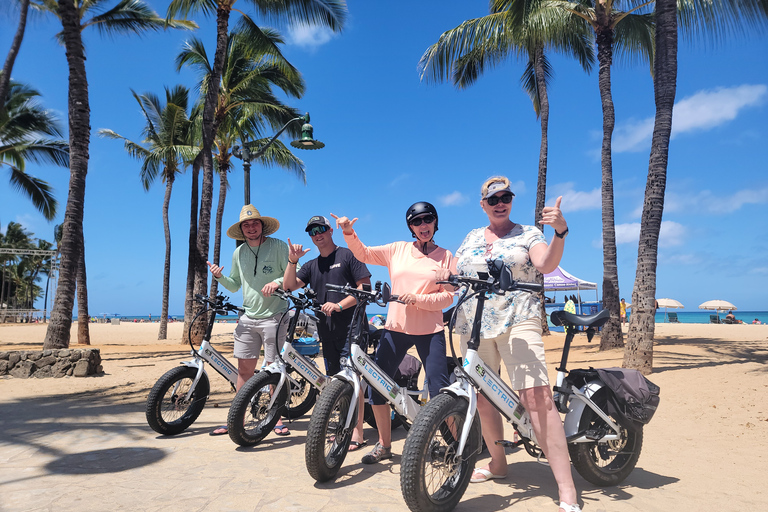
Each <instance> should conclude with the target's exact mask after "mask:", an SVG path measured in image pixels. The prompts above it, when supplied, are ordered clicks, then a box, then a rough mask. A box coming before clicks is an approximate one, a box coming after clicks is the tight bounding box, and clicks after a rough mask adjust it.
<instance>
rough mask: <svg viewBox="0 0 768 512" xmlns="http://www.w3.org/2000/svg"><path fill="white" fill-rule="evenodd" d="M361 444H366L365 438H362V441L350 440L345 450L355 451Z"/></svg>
mask: <svg viewBox="0 0 768 512" xmlns="http://www.w3.org/2000/svg"><path fill="white" fill-rule="evenodd" d="M363 446H368V441H366V440H365V439H363V440H362V441H350V442H349V448H348V449H347V451H349V452H356V451H357V450H359V449H360V448H362V447H363Z"/></svg>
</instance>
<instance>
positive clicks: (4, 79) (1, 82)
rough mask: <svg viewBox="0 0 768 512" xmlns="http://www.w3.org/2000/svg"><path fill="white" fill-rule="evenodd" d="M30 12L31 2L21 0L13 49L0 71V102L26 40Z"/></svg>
mask: <svg viewBox="0 0 768 512" xmlns="http://www.w3.org/2000/svg"><path fill="white" fill-rule="evenodd" d="M28 12H29V0H21V2H20V4H19V26H18V28H17V29H16V34H14V36H13V41H12V42H11V49H10V51H9V52H8V56H7V57H6V58H5V64H3V70H2V71H0V100H2V99H3V98H5V95H6V94H7V93H8V86H9V84H10V81H11V71H12V70H13V64H14V63H15V62H16V57H17V56H18V55H19V49H21V42H22V41H23V40H24V32H25V30H26V28H27V13H28ZM0 108H2V105H0Z"/></svg>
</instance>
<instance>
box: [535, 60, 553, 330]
mask: <svg viewBox="0 0 768 512" xmlns="http://www.w3.org/2000/svg"><path fill="white" fill-rule="evenodd" d="M543 57H544V47H543V46H541V45H537V46H536V48H535V49H534V53H533V59H534V61H533V62H534V69H535V73H536V88H537V89H538V95H539V118H540V122H541V146H540V147H539V177H538V180H537V181H536V211H535V223H536V227H537V228H539V229H541V230H542V231H543V226H542V224H541V211H542V210H543V209H544V204H545V202H546V199H547V156H548V143H549V139H548V131H549V96H548V95H547V81H546V80H545V78H544V76H545V74H544V68H543V66H542V63H543V60H542V59H543ZM536 275H537V282H538V283H539V284H541V285H543V284H544V275H543V274H540V273H538V272H537V274H536ZM539 301H540V303H541V332H542V334H544V335H549V324H547V308H546V302H545V300H544V290H543V289H542V291H541V293H539Z"/></svg>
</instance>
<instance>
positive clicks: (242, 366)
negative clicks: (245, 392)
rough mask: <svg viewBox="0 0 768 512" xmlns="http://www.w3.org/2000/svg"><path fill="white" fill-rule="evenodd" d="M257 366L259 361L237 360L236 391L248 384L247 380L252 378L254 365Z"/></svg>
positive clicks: (254, 369)
mask: <svg viewBox="0 0 768 512" xmlns="http://www.w3.org/2000/svg"><path fill="white" fill-rule="evenodd" d="M258 364H259V359H258V358H256V359H238V360H237V385H236V387H237V389H238V390H239V389H240V388H241V387H243V384H245V383H246V382H248V379H250V378H251V377H253V374H254V372H255V371H256V365H258Z"/></svg>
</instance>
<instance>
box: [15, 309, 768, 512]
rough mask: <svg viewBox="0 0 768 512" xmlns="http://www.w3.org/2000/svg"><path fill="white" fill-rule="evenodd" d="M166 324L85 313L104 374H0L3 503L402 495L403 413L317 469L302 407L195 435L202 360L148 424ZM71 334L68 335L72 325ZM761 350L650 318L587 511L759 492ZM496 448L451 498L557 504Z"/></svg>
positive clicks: (173, 348)
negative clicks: (389, 442)
mask: <svg viewBox="0 0 768 512" xmlns="http://www.w3.org/2000/svg"><path fill="white" fill-rule="evenodd" d="M168 327H169V340H167V341H163V342H159V341H157V340H156V338H157V329H158V324H157V323H152V324H150V323H135V324H134V323H121V324H120V325H111V324H92V325H91V341H92V345H91V346H92V347H96V348H99V349H100V350H101V357H102V359H103V363H102V364H103V367H104V374H103V375H99V376H92V377H86V378H75V377H66V378H62V379H28V380H22V379H14V378H4V379H0V391H2V393H0V432H2V434H0V486H2V487H1V489H2V492H0V510H2V511H4V512H11V511H31V510H52V511H69V510H77V511H83V512H86V511H101V510H104V509H110V510H158V511H159V510H163V511H166V510H198V511H223V510H259V511H272V510H274V511H278V510H280V511H316V510H317V511H319V510H324V511H325V510H327V511H330V510H333V511H338V512H346V511H348V512H352V511H369V510H370V511H385V510H386V511H400V510H406V507H405V504H404V502H403V499H402V496H401V493H400V480H399V478H400V474H399V473H400V457H399V454H400V453H401V452H402V447H403V443H404V440H405V432H404V431H403V429H397V430H395V431H393V438H394V441H393V452H394V453H395V454H396V455H395V457H394V459H393V460H392V461H387V462H386V463H383V464H379V465H375V466H364V465H362V464H361V463H360V456H361V455H362V453H350V454H349V455H348V456H347V459H346V461H345V463H344V466H343V467H342V469H341V471H340V473H339V476H338V478H337V479H336V480H335V481H333V482H329V483H325V484H317V483H315V481H314V480H312V478H311V477H310V476H309V475H308V473H307V471H306V468H305V465H304V441H305V439H306V429H307V423H308V417H304V418H301V419H299V420H297V421H294V422H293V423H292V424H290V428H291V432H292V434H291V435H290V436H288V437H277V436H274V435H270V436H268V437H267V438H266V439H265V440H264V441H263V442H262V443H261V444H260V445H258V446H256V447H253V448H238V447H237V446H236V445H234V444H233V443H232V442H231V441H230V440H229V438H228V437H227V436H220V437H210V436H208V432H209V431H210V430H211V429H212V428H213V427H215V426H217V425H221V424H223V423H226V416H227V410H228V409H227V408H228V406H229V403H230V402H231V400H232V398H233V397H234V393H232V392H231V391H230V390H229V385H228V383H226V382H225V381H224V380H223V379H222V378H219V376H218V375H215V374H214V375H211V383H212V394H211V398H210V399H209V402H208V404H207V405H206V407H205V409H204V411H203V413H202V415H201V417H200V418H199V419H198V421H197V422H196V423H195V424H193V425H192V427H190V428H189V429H188V430H187V431H186V432H185V433H183V434H181V435H179V436H175V437H170V438H163V437H160V436H158V435H157V434H156V433H155V432H153V431H152V430H151V429H150V428H149V427H148V426H147V424H146V419H145V416H144V408H145V401H146V396H147V393H148V391H149V389H150V388H151V387H152V385H153V384H154V383H155V382H156V381H157V379H158V378H159V377H160V376H161V375H162V374H163V373H164V372H166V371H167V370H169V369H170V368H172V367H173V366H175V365H176V364H178V362H179V361H182V360H187V359H189V358H190V356H189V347H188V346H184V345H180V339H181V330H182V327H183V324H182V323H172V324H169V326H168ZM45 329H46V326H45V325H0V351H4V350H28V349H29V350H39V349H40V348H41V347H42V340H43V339H44V336H45ZM233 330H234V324H232V323H220V324H216V325H215V328H214V337H213V343H214V344H215V345H216V346H217V347H218V348H219V349H220V350H221V351H222V352H223V353H225V354H228V355H229V354H231V350H232V341H231V333H232V331H233ZM72 336H73V337H72V339H73V340H76V331H75V330H74V328H73V332H72ZM562 342H563V335H562V334H554V335H552V336H549V337H546V338H545V344H546V348H547V360H548V364H549V370H550V375H551V376H553V375H554V372H555V370H554V368H555V366H556V365H557V361H559V357H560V347H561V346H562ZM598 344H599V340H598V339H595V340H594V341H593V342H592V343H591V344H587V341H586V337H585V336H583V335H582V336H578V337H577V338H576V341H575V343H574V346H573V348H572V350H571V357H570V361H569V368H578V367H584V366H593V367H608V366H620V365H621V361H622V351H621V350H612V351H608V352H602V353H601V352H598ZM71 348H82V346H80V345H75V344H73V345H72V347H71ZM766 363H768V326H753V325H704V324H659V325H658V326H657V329H656V341H655V345H654V373H653V374H652V375H650V376H649V378H650V379H651V380H652V381H653V382H654V383H656V384H658V385H659V386H660V387H661V404H660V407H659V410H658V412H657V414H656V416H655V417H654V418H653V421H652V422H651V423H650V424H649V425H647V426H646V427H645V430H644V442H643V448H642V454H641V456H640V460H639V462H638V465H637V468H636V469H635V470H634V472H633V473H632V474H631V475H630V476H629V478H627V480H625V481H624V482H623V483H622V484H620V485H619V486H617V487H609V488H598V487H595V486H593V485H591V484H589V483H587V482H586V481H585V480H583V479H582V478H581V477H580V476H579V475H578V474H577V473H576V472H575V471H574V479H575V482H576V486H577V488H578V489H579V491H580V493H581V502H582V505H583V507H582V508H583V509H584V510H585V512H598V511H606V512H608V511H610V512H614V511H619V512H621V511H640V510H642V511H644V512H648V511H668V510H679V511H687V510H697V509H704V510H721V511H736V510H749V509H756V508H760V507H761V506H763V504H764V503H765V502H766V501H768V491H766V486H765V482H766V477H765V475H766V467H768V403H767V401H766V400H765V397H766V396H768V364H766ZM366 427H367V426H366ZM511 435H512V431H511V428H510V427H507V438H508V439H511ZM366 438H367V439H368V440H369V441H370V442H371V444H373V442H374V441H375V439H376V431H375V430H373V429H371V428H368V427H367V428H366ZM367 449H368V448H366V449H364V450H367ZM363 453H364V452H363ZM485 455H487V453H486V454H484V455H483V456H481V459H480V460H479V461H478V466H481V465H483V464H485V463H486V462H487V458H485ZM508 460H509V462H510V466H509V475H508V477H507V478H506V479H504V480H495V481H492V482H489V483H485V484H470V486H469V488H468V489H467V492H466V493H465V494H464V497H463V498H462V501H461V502H460V504H459V506H458V507H457V508H456V510H457V511H470V510H472V511H485V510H489V511H490V510H504V509H514V510H517V511H524V510H529V511H539V510H541V511H545V512H555V511H556V510H557V505H556V503H555V500H556V499H557V490H556V486H555V482H554V479H553V477H552V475H551V473H550V471H549V469H548V468H547V467H546V466H543V465H540V464H538V463H537V462H536V461H535V460H534V459H533V458H531V457H530V456H529V455H527V454H526V453H525V451H524V450H521V449H515V450H510V451H509V455H508Z"/></svg>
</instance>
